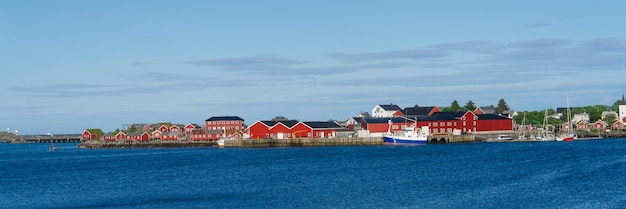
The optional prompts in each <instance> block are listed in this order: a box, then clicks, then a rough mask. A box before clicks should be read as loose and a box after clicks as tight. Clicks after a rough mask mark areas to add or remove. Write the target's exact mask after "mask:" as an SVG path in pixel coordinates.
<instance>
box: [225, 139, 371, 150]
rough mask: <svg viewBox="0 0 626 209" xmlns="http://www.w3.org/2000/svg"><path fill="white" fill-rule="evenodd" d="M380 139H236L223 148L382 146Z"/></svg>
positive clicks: (227, 142) (227, 141)
mask: <svg viewBox="0 0 626 209" xmlns="http://www.w3.org/2000/svg"><path fill="white" fill-rule="evenodd" d="M382 144H383V139H382V138H381V137H370V138H296V139H252V140H250V139H237V140H225V141H224V148H238V147H312V146H367V145H382Z"/></svg>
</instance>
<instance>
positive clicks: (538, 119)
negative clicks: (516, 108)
mask: <svg viewBox="0 0 626 209" xmlns="http://www.w3.org/2000/svg"><path fill="white" fill-rule="evenodd" d="M620 103H621V101H620V100H617V101H616V102H615V103H614V104H613V105H612V106H608V105H593V106H586V107H574V108H572V112H571V114H572V116H573V115H574V114H579V113H587V114H589V120H590V121H591V122H595V121H598V120H600V119H602V120H603V121H605V122H607V123H609V124H612V123H615V122H616V121H617V120H618V118H617V117H615V115H607V116H605V117H604V118H602V112H604V111H611V110H617V109H618V107H619V105H620ZM547 111H548V113H547V114H548V116H550V115H555V114H556V111H555V110H554V109H548V110H547ZM544 113H545V110H538V111H524V112H520V113H518V115H517V116H515V117H513V120H515V122H516V123H517V124H522V121H523V120H524V114H525V115H526V121H525V122H524V123H525V124H536V125H538V124H542V123H543V119H544ZM565 114H567V113H565ZM564 120H567V117H561V119H560V120H559V119H556V118H552V117H548V124H561V123H563V122H564Z"/></svg>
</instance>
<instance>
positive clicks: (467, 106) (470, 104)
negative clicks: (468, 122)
mask: <svg viewBox="0 0 626 209" xmlns="http://www.w3.org/2000/svg"><path fill="white" fill-rule="evenodd" d="M463 108H465V109H466V110H475V109H476V104H474V102H473V101H472V100H470V101H467V103H465V106H463Z"/></svg>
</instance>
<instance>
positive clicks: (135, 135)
mask: <svg viewBox="0 0 626 209" xmlns="http://www.w3.org/2000/svg"><path fill="white" fill-rule="evenodd" d="M149 138H150V135H148V133H146V132H132V133H128V134H126V139H129V140H133V141H148V139H149Z"/></svg>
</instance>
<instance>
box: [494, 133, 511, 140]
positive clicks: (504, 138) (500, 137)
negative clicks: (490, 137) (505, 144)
mask: <svg viewBox="0 0 626 209" xmlns="http://www.w3.org/2000/svg"><path fill="white" fill-rule="evenodd" d="M496 140H513V137H510V136H509V135H506V134H498V137H496Z"/></svg>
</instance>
